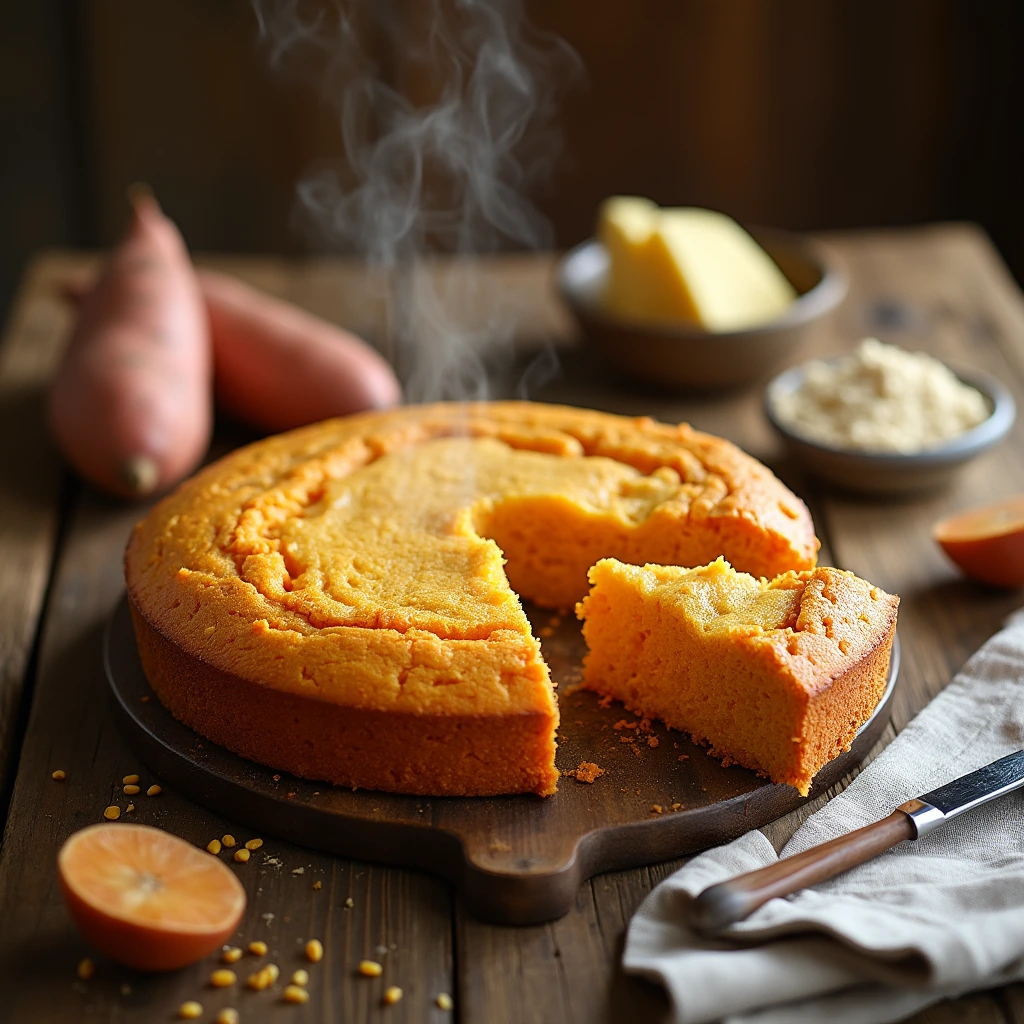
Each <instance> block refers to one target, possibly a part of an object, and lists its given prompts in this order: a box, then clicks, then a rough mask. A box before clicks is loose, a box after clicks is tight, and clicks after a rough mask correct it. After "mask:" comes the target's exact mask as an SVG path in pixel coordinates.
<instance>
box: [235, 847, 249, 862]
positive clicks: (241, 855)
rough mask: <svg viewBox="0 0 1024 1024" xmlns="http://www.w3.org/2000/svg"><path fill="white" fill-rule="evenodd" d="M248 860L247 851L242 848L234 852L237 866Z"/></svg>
mask: <svg viewBox="0 0 1024 1024" xmlns="http://www.w3.org/2000/svg"><path fill="white" fill-rule="evenodd" d="M248 859H249V851H248V850H247V849H246V848H245V847H244V846H243V847H242V849H240V850H235V860H237V861H238V863H239V864H244V863H245V862H246V861H247V860H248Z"/></svg>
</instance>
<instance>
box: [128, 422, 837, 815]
mask: <svg viewBox="0 0 1024 1024" xmlns="http://www.w3.org/2000/svg"><path fill="white" fill-rule="evenodd" d="M816 551H817V541H816V539H815V537H814V533H813V529H812V525H811V520H810V516H809V515H808V513H807V510H806V508H805V507H804V505H803V504H802V503H801V502H800V501H799V499H798V498H796V497H795V496H794V495H793V494H792V493H791V492H790V491H789V490H787V488H786V487H784V486H783V485H782V484H781V483H780V482H779V481H778V480H777V479H776V478H775V477H774V476H773V475H772V474H771V473H770V472H769V470H767V469H766V468H765V467H764V466H762V465H761V464H760V463H758V462H757V461H756V460H754V459H752V458H750V457H749V456H748V455H745V454H744V453H743V452H741V451H740V450H739V449H738V448H736V447H735V446H734V445H732V444H730V443H729V442H727V441H724V440H722V439H720V438H716V437H711V436H709V435H707V434H702V433H699V432H697V431H694V430H692V429H691V428H690V427H688V426H686V425H681V426H669V425H666V424H661V423H655V422H653V421H652V420H649V419H628V418H625V417H619V416H612V415H608V414H604V413H599V412H593V411H588V410H580V409H570V408H564V407H560V406H547V405H540V404H534V403H529V402H507V403H504V402H503V403H478V404H441V405H430V406H420V407H416V406H410V407H406V408H402V409H398V410H394V411H390V412H383V413H369V414H365V415H360V416H354V417H350V418H345V419H337V420H329V421H327V422H325V423H320V424H317V425H315V426H312V427H306V428H302V429H300V430H296V431H292V432H290V433H287V434H282V435H279V436H277V437H271V438H268V439H266V440H264V441H260V442H258V443H256V444H253V445H250V446H248V447H247V448H243V449H240V450H238V451H236V452H233V453H232V454H230V455H228V456H227V457H225V458H223V459H221V460H220V461H219V462H217V463H214V464H213V465H211V466H209V467H207V468H206V469H204V470H203V471H202V472H200V473H198V474H197V475H196V476H195V477H193V478H192V479H191V480H189V481H187V482H186V483H185V484H183V485H182V486H181V487H180V488H179V489H178V490H177V491H176V492H175V493H174V494H172V495H171V496H169V497H168V498H166V499H164V501H162V502H161V503H160V504H159V505H157V506H156V508H154V510H153V511H152V512H151V513H150V515H149V516H148V517H147V518H146V519H145V520H143V521H142V522H141V523H140V524H139V525H138V526H137V528H136V530H135V531H134V533H133V535H132V537H131V540H130V541H129V544H128V549H127V552H126V557H125V562H126V578H127V583H128V592H129V597H130V601H131V606H132V613H133V616H134V621H135V627H136V633H137V637H138V642H139V650H140V653H141V656H142V662H143V667H144V668H145V671H146V674H147V676H148V678H149V680H150V682H151V684H152V686H153V688H154V690H155V692H156V693H157V695H158V697H159V698H160V700H161V701H162V702H163V703H164V704H165V705H166V706H167V707H168V708H169V709H170V710H171V712H172V713H173V714H174V715H175V716H176V717H178V718H179V719H180V720H181V721H183V722H185V723H186V724H187V725H189V726H191V727H192V728H194V729H195V730H196V731H197V732H199V733H201V734H202V735H204V736H206V737H207V738H209V739H211V740H213V741H215V742H217V743H220V744H222V745H223V746H225V747H228V748H229V749H231V750H233V751H235V752H236V753H239V754H242V755H243V756H245V757H249V758H251V759H253V760H255V761H259V762H261V763H263V764H267V765H270V766H272V767H274V768H278V769H283V770H286V771H290V772H292V773H294V774H296V775H299V776H303V777H306V778H311V779H321V780H325V781H328V782H332V783H335V784H337V785H344V786H354V787H366V788H375V789H383V790H389V791H392V792H404V793H420V794H436V795H445V794H458V795H485V794H496V793H515V792H536V793H540V794H542V795H546V794H549V793H552V792H554V789H555V783H556V780H557V777H558V773H557V771H556V770H555V767H554V751H555V729H556V727H557V724H558V707H557V702H556V700H555V697H554V693H553V690H552V688H551V684H550V681H549V678H548V670H547V666H546V665H545V664H544V661H543V659H542V657H541V653H540V647H539V644H538V642H537V640H536V639H535V638H534V637H533V635H532V633H531V631H530V625H529V622H528V620H527V619H526V616H525V614H524V613H523V610H522V607H521V605H520V602H519V596H517V595H520V596H522V597H524V598H527V599H529V600H532V601H534V602H536V603H538V604H540V605H543V606H547V607H552V608H569V607H571V606H572V605H573V604H574V603H575V602H576V601H577V600H579V599H581V598H582V597H583V596H584V595H585V594H586V592H587V571H588V569H589V568H590V567H591V566H592V565H593V564H594V563H595V562H596V561H598V560H599V559H600V558H602V557H616V558H619V559H621V560H622V561H625V562H632V563H639V564H643V563H646V562H661V563H668V564H677V565H700V564H704V563H706V562H709V561H712V560H713V559H714V558H716V557H718V556H719V555H724V556H725V557H726V558H728V559H729V560H730V561H731V562H732V563H733V564H734V565H735V566H736V567H737V568H738V569H741V570H744V571H747V572H750V573H753V574H754V575H757V576H775V575H777V574H778V573H780V572H783V571H785V570H788V569H797V570H799V569H806V568H810V567H812V566H813V565H814V563H815V555H816Z"/></svg>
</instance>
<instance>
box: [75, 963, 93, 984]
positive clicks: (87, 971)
mask: <svg viewBox="0 0 1024 1024" xmlns="http://www.w3.org/2000/svg"><path fill="white" fill-rule="evenodd" d="M95 973H96V965H95V964H94V963H93V962H92V961H91V960H90V959H89V958H88V957H86V958H85V959H84V960H79V961H78V976H79V977H80V978H81V979H82V981H86V980H88V979H89V978H91V977H92V976H93V975H94V974H95Z"/></svg>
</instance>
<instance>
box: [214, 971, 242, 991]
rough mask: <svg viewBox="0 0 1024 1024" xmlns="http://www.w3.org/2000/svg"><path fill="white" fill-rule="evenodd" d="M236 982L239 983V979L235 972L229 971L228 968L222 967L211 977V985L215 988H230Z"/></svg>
mask: <svg viewBox="0 0 1024 1024" xmlns="http://www.w3.org/2000/svg"><path fill="white" fill-rule="evenodd" d="M236 981H238V977H237V975H236V974H235V972H234V971H229V970H228V969H227V968H226V967H220V968H218V969H217V970H216V971H214V972H213V974H211V975H210V984H211V985H212V986H213V987H214V988H228V986H230V985H234V983H235V982H236Z"/></svg>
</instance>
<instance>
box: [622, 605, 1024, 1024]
mask: <svg viewBox="0 0 1024 1024" xmlns="http://www.w3.org/2000/svg"><path fill="white" fill-rule="evenodd" d="M1022 746H1024V611H1022V612H1018V613H1016V614H1015V615H1014V616H1013V617H1012V618H1011V619H1010V620H1009V621H1008V622H1007V625H1006V628H1005V629H1003V630H1002V632H1000V633H998V634H996V635H995V636H994V637H993V638H992V639H991V640H989V641H988V642H987V643H986V644H985V645H984V646H983V647H982V648H981V649H980V650H979V651H978V653H977V654H975V655H974V657H973V658H971V660H970V661H969V662H968V663H967V664H966V665H965V666H964V668H963V669H962V670H961V671H960V672H959V673H958V674H957V676H956V677H955V678H954V680H953V682H951V683H950V685H949V686H948V687H947V688H946V689H945V690H943V692H942V693H941V694H939V696H938V697H936V698H935V699H934V700H933V701H932V702H931V703H930V704H929V705H928V706H927V707H926V708H925V709H924V710H923V711H922V712H921V713H920V714H919V715H918V716H917V718H915V719H914V720H913V721H912V722H911V723H910V724H909V725H908V726H907V728H906V729H904V730H903V732H901V733H900V735H899V736H897V737H896V739H895V740H893V742H892V743H891V744H890V745H889V746H888V747H887V748H886V749H885V750H884V751H883V752H882V753H881V754H880V755H879V756H878V758H876V759H875V761H873V762H872V763H871V764H870V765H869V766H868V767H867V768H866V769H865V770H864V771H863V772H861V774H860V775H859V776H858V777H857V778H856V779H855V780H854V781H853V783H852V784H851V785H850V787H849V788H848V789H847V790H846V791H845V792H843V793H842V794H840V795H839V796H837V797H836V798H835V799H834V800H832V801H830V802H829V803H828V804H827V805H826V806H825V807H824V808H822V809H821V810H820V811H818V812H817V813H816V814H815V815H813V816H812V817H811V818H809V819H808V820H807V821H806V822H805V823H804V825H803V826H802V827H801V828H800V829H799V830H798V831H797V832H796V834H795V835H794V836H793V838H792V839H791V840H790V841H789V843H788V844H787V845H786V847H785V848H784V849H783V851H782V856H783V857H786V856H789V855H791V854H795V853H799V852H801V851H802V850H806V849H807V848H808V847H811V846H816V845H817V844H818V843H824V842H826V841H828V840H829V839H834V838H836V837H837V836H840V835H844V834H846V833H847V832H850V831H852V830H853V829H856V828H860V827H861V826H862V825H867V824H869V823H871V822H873V821H877V820H878V819H879V818H883V817H885V816H886V815H887V814H889V813H891V811H892V810H893V809H894V808H895V807H897V806H898V805H899V804H901V803H903V802H904V801H905V800H909V799H911V798H912V797H915V796H919V795H920V794H921V793H924V792H927V791H929V790H932V789H935V788H937V787H938V786H941V785H943V784H944V783H946V782H950V781H951V780H953V779H955V778H957V777H959V776H961V775H964V774H966V773H967V772H969V771H973V770H974V769H975V768H980V767H981V766H982V765H985V764H988V763H989V762H990V761H994V760H995V759H996V758H998V757H1001V756H1003V755H1004V754H1009V753H1012V752H1013V751H1014V750H1019V749H1020V748H1021V747H1022ZM777 859H778V858H777V856H776V854H775V850H774V849H773V847H772V845H771V843H770V842H769V841H768V839H767V838H766V837H765V836H764V835H763V834H762V833H761V832H758V831H754V832H748V833H747V834H746V835H744V836H742V837H741V838H739V839H737V840H735V841H734V842H732V843H729V844H728V845H727V846H723V847H720V848H718V849H715V850H710V851H708V852H706V853H703V854H701V855H700V856H698V857H695V858H694V859H693V860H691V861H690V862H689V863H688V864H687V865H686V866H685V867H683V868H682V869H681V870H679V871H677V872H676V873H675V874H674V875H672V876H671V877H670V878H668V879H666V880H665V881H664V882H662V883H661V885H659V886H658V887H657V888H656V889H655V890H654V891H653V892H652V893H651V894H650V895H649V896H648V897H647V899H646V900H645V901H644V903H643V904H642V905H641V907H640V909H639V910H638V911H637V913H636V915H635V916H634V918H633V920H632V922H631V924H630V927H629V932H628V934H627V938H626V946H625V950H624V953H623V965H624V967H625V969H626V971H627V972H629V973H634V974H640V975H643V976H645V977H648V978H651V979H653V980H655V981H659V982H661V983H662V984H663V985H664V986H665V988H666V989H667V990H668V992H669V994H670V996H671V998H672V1002H673V1005H674V1010H675V1019H676V1021H677V1022H679V1024H699V1022H705V1021H719V1020H724V1021H728V1022H732V1024H738V1022H743V1024H755V1022H756V1024H783V1022H785V1024H802V1022H808V1024H810V1022H819V1021H828V1022H830V1024H860V1022H864V1024H884V1022H887V1021H897V1020H902V1019H903V1018H905V1017H908V1016H910V1015H911V1014H913V1013H915V1012H917V1011H918V1010H920V1009H922V1008H924V1007H925V1006H928V1005H930V1004H931V1003H935V1002H938V1001H939V1000H941V999H944V998H948V997H954V996H958V995H961V994H963V993H964V992H968V991H971V990H972V989H978V988H988V987H991V986H994V985H1003V984H1007V983H1008V982H1011V981H1016V980H1020V979H1024V795H1022V794H1021V793H1014V794H1012V795H1010V796H1007V797H1003V798H1002V799H1000V800H997V801H994V802H993V803H990V804H988V805H986V806H984V807H979V808H976V809H975V810H973V811H969V812H967V813H965V814H963V815H961V816H960V817H958V818H956V819H954V820H953V821H952V822H950V824H948V825H946V826H944V827H943V828H940V829H937V830H936V831H935V832H933V833H931V834H930V835H928V836H925V837H924V838H922V839H919V840H916V841H913V842H906V843H902V844H900V845H899V846H897V847H895V848H894V849H892V850H889V851H887V852H886V853H884V854H882V855H881V856H880V857H877V858H875V859H874V860H872V861H868V862H867V863H866V864H863V865H861V866H860V867H858V868H855V869H854V870H852V871H850V872H847V873H846V874H844V875H840V876H838V877H837V878H834V879H832V880H831V881H829V882H825V883H823V884H821V885H818V886H815V887H814V888H813V889H808V890H804V891H802V892H800V893H797V894H796V895H794V896H791V897H789V898H787V899H775V900H771V901H770V902H769V903H767V904H765V905H764V906H763V907H761V908H760V909H759V910H758V911H756V912H755V913H754V914H753V915H752V916H751V917H749V918H748V919H747V920H746V921H741V922H739V923H738V924H736V925H733V926H732V927H731V928H730V929H728V931H726V932H725V933H723V937H722V940H721V941H718V940H706V939H702V938H701V937H700V936H698V935H697V934H696V933H694V932H691V931H690V930H689V929H688V928H687V927H686V924H685V905H686V903H687V902H688V901H689V899H690V898H691V897H692V896H693V895H696V894H697V893H699V892H700V891H701V890H702V889H704V888H705V887H706V886H708V885H711V884H713V883H714V882H719V881H723V880H724V879H726V878H730V877H732V876H733V875H737V874H740V873H742V872H744V871H751V870H753V869H754V868H760V867H764V866H765V865H767V864H771V863H773V862H774V861H775V860H777Z"/></svg>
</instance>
